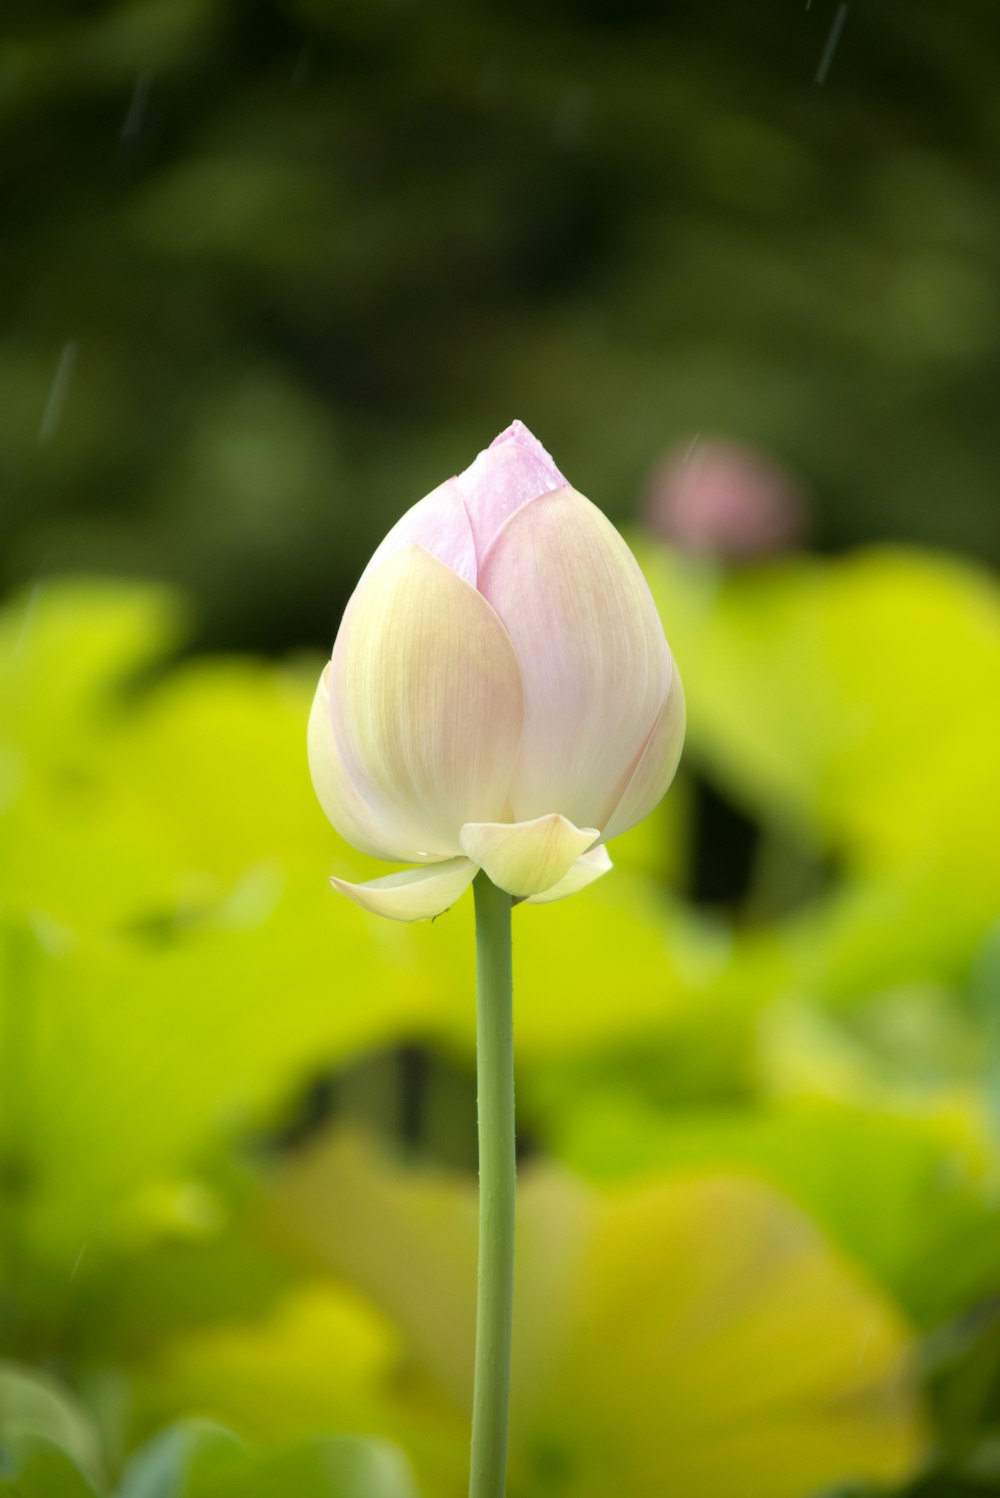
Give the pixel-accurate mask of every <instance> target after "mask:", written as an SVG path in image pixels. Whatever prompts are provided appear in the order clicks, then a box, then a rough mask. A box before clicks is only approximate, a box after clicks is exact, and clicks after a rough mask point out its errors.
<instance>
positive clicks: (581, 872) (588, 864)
mask: <svg viewBox="0 0 1000 1498" xmlns="http://www.w3.org/2000/svg"><path fill="white" fill-rule="evenodd" d="M611 867H612V864H611V859H610V858H609V857H608V850H607V848H605V847H604V845H603V843H602V845H601V846H600V847H599V848H591V850H590V852H589V853H584V855H583V857H582V858H578V859H577V861H576V863H574V864H571V865H570V871H569V873H568V874H565V875H564V876H563V877H562V879H560V880H559V883H558V884H553V886H552V888H551V889H545V890H542V893H541V894H540V895H531V896H529V898H528V901H527V903H528V904H529V905H548V904H550V903H551V901H553V900H565V898H566V896H567V895H575V894H576V893H577V891H578V890H581V889H586V888H587V885H588V884H593V882H594V880H595V879H600V877H601V875H602V874H606V873H608V871H609V870H610V869H611Z"/></svg>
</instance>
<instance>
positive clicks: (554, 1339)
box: [276, 1140, 922, 1498]
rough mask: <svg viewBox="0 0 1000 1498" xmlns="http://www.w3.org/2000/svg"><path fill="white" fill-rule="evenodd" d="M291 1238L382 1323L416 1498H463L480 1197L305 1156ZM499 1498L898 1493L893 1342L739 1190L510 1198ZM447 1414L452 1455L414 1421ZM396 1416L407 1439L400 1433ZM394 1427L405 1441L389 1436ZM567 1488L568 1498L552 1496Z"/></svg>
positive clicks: (578, 1191) (813, 1254)
mask: <svg viewBox="0 0 1000 1498" xmlns="http://www.w3.org/2000/svg"><path fill="white" fill-rule="evenodd" d="M276 1206H277V1213H278V1215H279V1217H280V1221H281V1224H282V1227H283V1229H284V1231H285V1232H286V1233H288V1234H290V1235H292V1236H293V1237H294V1238H295V1239H296V1240H297V1242H298V1244H299V1245H300V1247H301V1248H307V1249H308V1250H309V1251H310V1252H311V1253H312V1255H313V1256H314V1257H315V1258H317V1259H319V1260H321V1261H323V1262H325V1263H326V1264H327V1265H328V1267H329V1268H330V1269H331V1270H333V1271H334V1272H336V1273H337V1274H338V1275H341V1276H343V1277H345V1278H347V1279H349V1280H351V1281H352V1282H354V1283H355V1284H357V1285H359V1286H360V1287H361V1288H362V1289H364V1290H365V1291H366V1292H367V1293H368V1294H369V1295H370V1296H371V1297H372V1299H374V1300H375V1301H376V1303H377V1304H380V1305H382V1306H383V1307H385V1308H386V1309H387V1310H388V1311H389V1312H390V1313H391V1314H392V1316H393V1317H394V1318H395V1320H396V1321H397V1323H398V1324H399V1326H400V1329H401V1331H402V1334H403V1337H404V1338H405V1341H406V1344H407V1346H408V1349H409V1352H410V1355H411V1358H412V1360H413V1363H414V1365H415V1367H416V1368H418V1369H419V1370H420V1374H421V1376H422V1378H423V1380H424V1394H423V1403H422V1404H419V1405H418V1411H419V1412H418V1414H417V1416H415V1417H414V1418H413V1419H412V1422H411V1425H410V1430H409V1434H408V1436H407V1442H408V1444H409V1446H410V1448H411V1450H412V1452H413V1455H414V1460H415V1461H416V1462H417V1466H418V1472H419V1473H420V1476H421V1478H422V1480H424V1481H425V1484H426V1490H427V1492H428V1493H433V1494H435V1498H436V1495H438V1494H441V1495H442V1498H452V1495H453V1494H455V1495H456V1498H457V1494H458V1493H459V1492H460V1491H461V1489H460V1486H459V1484H460V1482H461V1475H462V1467H463V1458H464V1455H465V1451H464V1445H465V1433H464V1429H463V1423H462V1420H461V1419H460V1418H457V1417H458V1416H460V1415H464V1413H465V1412H466V1411H467V1409H468V1406H469V1400H470V1396H471V1390H470V1370H471V1368H472V1339H473V1321H474V1317H473V1307H474V1286H475V1272H474V1271H475V1192H474V1186H473V1184H472V1183H471V1182H469V1181H465V1180H460V1179H457V1178H453V1177H449V1176H445V1175H432V1174H430V1173H426V1174H417V1175H414V1174H412V1173H410V1174H407V1173H404V1172H402V1171H398V1170H391V1169H388V1168H380V1167H378V1166H377V1165H376V1164H374V1163H373V1161H372V1160H371V1159H370V1158H368V1157H366V1155H365V1154H364V1153H363V1152H361V1151H359V1150H358V1148H357V1147H356V1146H354V1145H352V1144H351V1143H350V1142H347V1141H343V1140H341V1141H334V1142H333V1143H331V1144H327V1145H324V1146H320V1147H317V1148H316V1149H315V1150H314V1151H313V1152H312V1153H311V1154H310V1155H309V1156H307V1157H306V1158H305V1159H304V1161H303V1162H302V1163H301V1164H299V1165H297V1166H295V1167H293V1168H292V1169H291V1170H290V1171H289V1173H288V1175H287V1177H286V1179H285V1181H284V1182H283V1184H282V1186H281V1187H280V1189H279V1191H278V1197H277V1203H276ZM514 1325H515V1337H514V1387H513V1404H512V1432H511V1437H512V1439H511V1469H510V1485H509V1493H510V1498H543V1495H548V1494H557V1493H560V1494H561V1493H564V1492H565V1493H570V1492H571V1493H572V1494H573V1498H607V1495H608V1494H609V1493H628V1494H630V1495H632V1498H662V1495H663V1494H664V1493H670V1492H676V1493H683V1494H694V1493H697V1494H698V1495H699V1498H732V1495H733V1494H734V1493H737V1492H743V1491H745V1490H746V1485H747V1483H748V1481H749V1474H752V1476H753V1485H754V1492H755V1494H756V1498H806V1495H810V1494H812V1493H813V1492H815V1491H816V1490H817V1489H819V1488H821V1487H822V1486H823V1485H824V1484H830V1483H832V1482H835V1481H842V1480H846V1479H849V1478H876V1479H879V1480H884V1481H885V1480H896V1479H899V1478H902V1477H905V1476H906V1475H908V1474H909V1472H911V1471H912V1470H913V1467H914V1465H915V1463H916V1461H917V1460H918V1458H919V1455H920V1451H921V1446H922V1433H921V1421H920V1418H919V1414H918V1409H917V1404H916V1400H915V1395H914V1392H913V1382H912V1377H911V1372H910V1369H909V1358H910V1353H909V1339H908V1335H907V1330H906V1328H905V1326H904V1325H903V1323H902V1322H901V1320H900V1318H899V1317H898V1315H897V1314H896V1313H895V1311H894V1310H893V1309H892V1307H891V1306H890V1305H889V1304H888V1303H887V1302H886V1300H885V1299H884V1298H882V1297H881V1296H880V1295H879V1294H878V1293H877V1292H876V1291H875V1290H874V1289H873V1288H872V1286H871V1285H870V1284H869V1283H868V1282H867V1281H866V1280H865V1279H863V1278H862V1277H861V1276H860V1275H859V1274H858V1273H857V1272H856V1271H855V1270H854V1269H853V1268H852V1267H851V1265H850V1263H849V1262H848V1261H847V1260H846V1259H844V1258H843V1257H841V1256H840V1255H838V1254H836V1253H834V1252H833V1251H831V1249H830V1248H829V1246H828V1245H827V1244H826V1242H825V1241H824V1240H823V1238H822V1237H821V1236H820V1235H819V1233H818V1232H817V1231H816V1230H815V1228H814V1227H813V1226H812V1225H811V1224H810V1223H809V1222H808V1220H807V1219H805V1218H804V1217H802V1216H801V1215H800V1214H799V1213H798V1212H797V1211H795V1210H794V1209H793V1208H792V1207H791V1206H789V1204H788V1203H786V1202H785V1201H783V1200H782V1199H781V1198H780V1197H778V1196H777V1195H775V1194H774V1193H773V1192H772V1191H770V1190H768V1189H767V1188H765V1187H764V1186H762V1185H760V1184H758V1183H757V1182H754V1181H752V1180H748V1179H739V1178H737V1177H731V1176H701V1175H698V1176H695V1175H692V1176H685V1177H679V1178H678V1177H664V1176H657V1177H655V1178H647V1179H646V1180H644V1181H643V1183H642V1184H641V1185H637V1186H634V1187H629V1188H626V1189H618V1190H614V1191H608V1192H599V1191H596V1190H592V1189H589V1188H587V1187H586V1186H584V1185H583V1184H582V1183H580V1182H578V1181H575V1180H573V1179H571V1178H569V1177H566V1176H564V1175H561V1174H559V1173H557V1172H554V1171H552V1170H548V1169H536V1170H534V1171H530V1172H528V1171H526V1172H525V1173H524V1179H523V1183H522V1187H521V1196H520V1214H519V1241H518V1258H517V1289H516V1306H515V1321H514ZM435 1400H436V1401H438V1402H440V1403H443V1404H447V1405H449V1406H450V1407H451V1408H452V1409H453V1410H454V1411H455V1413H456V1419H455V1421H454V1429H455V1431H456V1435H455V1438H454V1446H455V1449H454V1450H453V1451H451V1452H447V1451H445V1450H444V1449H443V1438H442V1430H443V1423H442V1425H441V1426H440V1427H439V1428H438V1431H437V1432H436V1439H435V1441H434V1444H432V1443H431V1439H430V1437H429V1436H428V1433H427V1421H426V1417H425V1415H424V1414H423V1413H422V1411H424V1410H426V1408H428V1407H429V1406H431V1405H432V1404H433V1402H434V1401H435ZM402 1418H403V1416H402V1413H401V1415H400V1419H402ZM397 1428H399V1427H397ZM560 1484H562V1486H560Z"/></svg>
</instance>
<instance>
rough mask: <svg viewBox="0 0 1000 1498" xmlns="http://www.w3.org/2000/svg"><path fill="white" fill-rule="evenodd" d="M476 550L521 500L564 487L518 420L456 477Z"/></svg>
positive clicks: (481, 550) (548, 459) (542, 450)
mask: <svg viewBox="0 0 1000 1498" xmlns="http://www.w3.org/2000/svg"><path fill="white" fill-rule="evenodd" d="M457 483H458V487H459V489H460V490H461V493H462V496H463V498H464V500H465V507H466V509H467V511H468V513H469V520H470V522H471V524H472V532H473V535H474V537H475V541H476V551H477V553H478V555H479V556H480V557H482V555H483V553H484V552H485V550H486V548H487V546H489V544H490V542H491V541H492V539H493V537H494V536H495V535H496V533H497V531H498V530H499V529H500V527H501V526H502V525H503V523H504V521H505V520H508V519H509V518H510V516H511V515H513V514H514V512H515V511H516V510H519V509H520V508H521V506H522V505H526V504H528V503H530V501H531V500H533V499H538V498H539V497H540V496H541V495H543V494H550V493H551V492H552V491H553V490H555V489H563V488H565V487H566V480H565V479H564V478H563V475H562V474H561V473H560V472H559V469H558V468H557V467H556V465H555V463H554V462H553V461H552V458H551V457H550V456H549V454H548V453H547V452H546V451H545V448H544V447H543V446H542V444H541V443H540V442H539V440H538V438H537V437H535V436H534V435H533V434H532V433H531V432H530V431H529V430H528V428H527V427H526V426H525V425H524V422H523V421H512V422H511V424H510V426H509V427H507V428H506V430H505V431H502V432H501V433H500V435H499V436H497V437H494V439H493V441H492V442H491V443H490V445H489V447H488V448H486V449H485V451H483V452H481V453H480V454H479V456H478V457H477V458H476V460H475V462H474V463H471V464H470V465H469V467H468V468H466V469H465V471H464V473H460V474H459V475H458V479H457Z"/></svg>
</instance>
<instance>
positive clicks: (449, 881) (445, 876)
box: [330, 858, 476, 921]
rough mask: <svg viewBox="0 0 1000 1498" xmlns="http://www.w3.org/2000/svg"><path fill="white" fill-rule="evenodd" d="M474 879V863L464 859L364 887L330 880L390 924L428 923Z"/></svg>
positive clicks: (387, 876) (406, 872) (408, 871)
mask: <svg viewBox="0 0 1000 1498" xmlns="http://www.w3.org/2000/svg"><path fill="white" fill-rule="evenodd" d="M475 877H476V865H475V864H474V863H470V861H469V860H468V859H467V858H449V859H448V860H447V862H445V863H430V864H425V865H424V866H423V867H422V868H419V869H405V870H404V871H403V873H401V874H384V875H383V876H382V878H381V879H371V880H369V882H368V883H367V884H348V882H347V880H346V879H331V880H330V883H331V884H332V885H334V886H335V887H336V888H337V889H339V890H340V892H341V894H344V895H346V896H347V898H348V899H349V900H353V901H354V903H355V904H356V905H363V906H364V908H365V910H371V911H373V912H374V914H375V915H385V916H388V917H389V919H390V920H392V921H429V920H431V919H432V918H433V917H434V916H436V915H440V914H441V912H442V911H444V910H447V909H448V906H449V905H454V903H455V901H456V900H457V899H458V897H459V895H461V894H464V893H465V891H466V890H467V889H468V887H469V885H470V884H471V883H472V881H473V879H474V878H475Z"/></svg>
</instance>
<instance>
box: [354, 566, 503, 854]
mask: <svg viewBox="0 0 1000 1498" xmlns="http://www.w3.org/2000/svg"><path fill="white" fill-rule="evenodd" d="M332 665H333V669H332V672H331V676H330V692H331V697H332V703H333V723H334V729H335V732H336V735H337V743H338V747H339V749H340V753H341V755H342V757H343V760H344V763H345V765H346V766H347V769H348V770H349V771H350V772H351V773H352V775H354V774H355V772H356V775H357V776H358V777H360V778H361V779H362V780H364V781H365V782H367V784H368V785H369V786H370V787H371V788H372V794H373V797H374V798H375V801H376V804H378V805H382V804H383V803H384V804H385V805H386V806H387V807H388V808H389V809H390V811H391V819H392V825H393V826H394V827H401V826H404V825H405V827H406V830H407V837H408V839H409V842H410V845H411V846H413V847H415V848H416V849H418V850H419V851H420V852H421V853H422V854H424V855H430V856H432V857H433V856H437V857H447V856H448V855H451V854H456V853H458V852H459V851H460V845H459V840H458V835H459V831H460V829H461V827H462V826H463V824H464V823H465V822H468V821H471V820H476V821H479V820H493V819H495V818H499V817H502V816H505V815H506V814H507V797H508V791H509V787H510V780H511V775H512V773H513V768H514V764H515V762H516V758H517V750H518V745H519V743H520V738H521V722H522V716H523V710H522V691H521V677H520V672H519V671H518V666H517V660H516V658H515V655H514V651H513V647H512V646H511V643H510V640H509V638H508V636H507V633H506V631H505V630H504V627H503V625H502V624H501V623H500V621H499V619H498V618H497V616H496V614H495V613H494V612H493V610H492V609H491V608H490V606H489V604H488V603H487V602H486V600H485V599H484V598H483V597H482V596H481V595H480V594H479V593H477V592H476V590H475V588H473V587H470V586H469V584H468V583H466V582H463V580H462V579H461V578H460V577H458V576H457V575H456V574H455V573H454V572H452V571H451V570H450V569H449V568H448V567H446V566H445V564H444V563H443V562H442V561H440V560H439V559H438V558H437V557H435V556H433V555H432V554H431V553H430V552H429V551H427V550H426V549H425V548H424V547H422V546H414V545H407V546H404V547H403V548H402V549H401V550H400V551H397V552H396V553H395V554H394V555H392V556H390V557H389V558H388V559H387V560H386V561H385V562H383V563H382V564H381V566H379V567H377V568H376V569H375V570H374V571H373V572H371V573H369V574H368V576H367V577H366V578H365V579H364V581H363V582H362V583H361V584H360V585H359V586H358V588H357V589H356V590H355V593H354V596H353V597H352V599H351V601H350V603H349V604H348V606H347V611H346V613H345V615H344V621H343V623H342V625H341V627H340V633H339V635H338V636H337V643H336V645H335V646H334V651H333V663H332Z"/></svg>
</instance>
